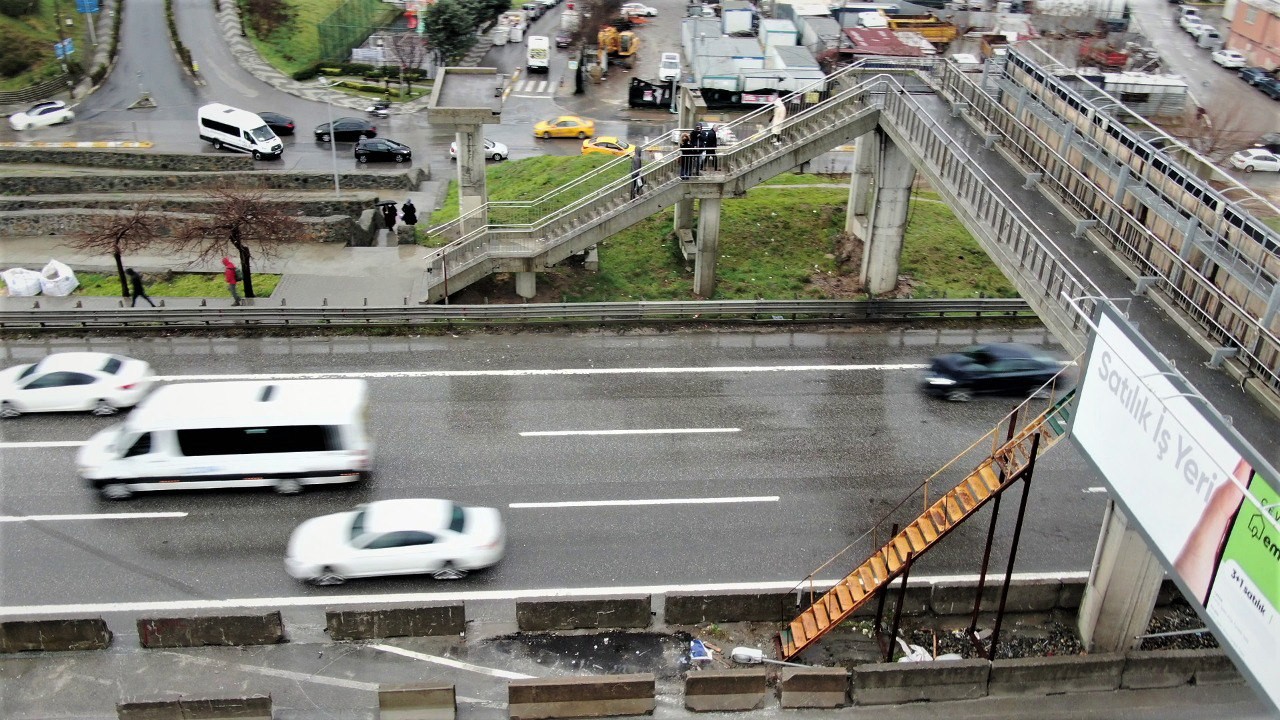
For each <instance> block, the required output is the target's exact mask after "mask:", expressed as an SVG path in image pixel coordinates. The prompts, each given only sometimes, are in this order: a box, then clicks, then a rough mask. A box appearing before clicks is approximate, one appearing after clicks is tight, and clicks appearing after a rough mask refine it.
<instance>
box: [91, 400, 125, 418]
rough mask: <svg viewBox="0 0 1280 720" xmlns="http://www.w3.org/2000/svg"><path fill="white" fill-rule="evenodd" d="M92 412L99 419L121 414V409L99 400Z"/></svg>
mask: <svg viewBox="0 0 1280 720" xmlns="http://www.w3.org/2000/svg"><path fill="white" fill-rule="evenodd" d="M90 412H92V413H93V414H94V415H97V416H98V417H106V416H107V415H115V414H116V413H118V412H120V408H117V407H116V406H115V405H112V404H111V403H109V402H107V401H106V400H99V401H98V402H96V403H94V404H93V410H91V411H90Z"/></svg>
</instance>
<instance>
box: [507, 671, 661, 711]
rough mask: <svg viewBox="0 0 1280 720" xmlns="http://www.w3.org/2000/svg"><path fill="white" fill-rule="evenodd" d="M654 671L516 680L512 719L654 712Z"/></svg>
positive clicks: (511, 687)
mask: <svg viewBox="0 0 1280 720" xmlns="http://www.w3.org/2000/svg"><path fill="white" fill-rule="evenodd" d="M655 684H656V680H655V678H654V675H653V674H652V673H636V674H633V675H596V676H587V677H566V678H539V679H532V680H512V681H510V682H509V683H507V713H508V715H509V716H510V718H511V720H542V719H543V718H590V717H611V716H617V715H650V714H652V713H653V710H654V707H655V706H656V700H655V699H654V689H655V688H654V686H655Z"/></svg>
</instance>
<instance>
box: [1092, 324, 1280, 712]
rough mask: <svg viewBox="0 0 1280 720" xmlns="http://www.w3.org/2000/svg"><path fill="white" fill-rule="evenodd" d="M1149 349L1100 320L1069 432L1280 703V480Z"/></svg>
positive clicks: (1219, 632) (1223, 637)
mask: <svg viewBox="0 0 1280 720" xmlns="http://www.w3.org/2000/svg"><path fill="white" fill-rule="evenodd" d="M1144 347H1145V343H1142V344H1141V345H1140V344H1139V343H1137V342H1135V341H1134V340H1133V339H1131V338H1130V336H1129V334H1128V333H1127V332H1126V331H1125V329H1124V328H1123V327H1122V326H1121V325H1120V323H1119V322H1117V321H1116V320H1115V319H1113V318H1112V317H1111V316H1110V315H1109V314H1108V313H1107V312H1104V313H1103V314H1102V315H1101V316H1100V317H1099V319H1098V333H1097V337H1096V339H1095V341H1094V343H1093V346H1092V348H1091V350H1090V354H1089V358H1088V362H1087V364H1086V367H1085V370H1084V371H1083V372H1082V374H1081V382H1080V388H1079V393H1078V396H1079V402H1078V405H1077V408H1076V415H1075V418H1076V420H1075V424H1074V426H1073V428H1072V434H1073V436H1074V438H1075V440H1076V442H1077V444H1078V445H1079V446H1080V448H1081V449H1082V450H1084V452H1085V454H1086V455H1087V456H1088V457H1089V459H1090V460H1091V461H1092V462H1093V464H1094V465H1095V466H1096V467H1097V468H1098V470H1099V471H1100V472H1101V473H1102V474H1103V476H1104V477H1105V478H1106V481H1107V483H1108V485H1110V487H1111V489H1112V491H1113V497H1114V498H1115V499H1116V501H1117V502H1118V503H1120V505H1121V507H1123V508H1124V510H1125V514H1126V515H1128V516H1129V518H1130V519H1131V520H1133V521H1134V522H1136V523H1137V525H1138V527H1139V528H1140V529H1141V532H1142V533H1143V534H1144V535H1145V536H1146V537H1147V539H1148V540H1149V542H1150V545H1151V550H1152V552H1154V553H1155V554H1156V555H1157V556H1158V557H1160V558H1161V559H1162V560H1163V561H1164V565H1165V567H1166V568H1167V569H1168V570H1169V571H1170V572H1172V573H1174V574H1176V575H1177V577H1178V579H1179V580H1180V582H1181V584H1182V586H1183V587H1184V588H1185V589H1186V590H1187V591H1188V592H1189V596H1188V598H1187V599H1188V600H1192V601H1199V602H1200V604H1201V605H1202V606H1203V608H1204V611H1203V613H1202V615H1203V616H1204V617H1206V618H1207V619H1208V620H1209V622H1210V623H1211V624H1212V626H1213V627H1214V629H1215V635H1216V636H1217V638H1218V641H1219V642H1220V643H1221V644H1222V645H1224V646H1226V647H1228V648H1229V649H1230V650H1231V651H1232V652H1233V654H1234V655H1235V656H1236V657H1237V658H1238V659H1239V660H1240V661H1241V662H1243V663H1244V664H1245V666H1246V667H1245V668H1241V669H1242V670H1246V672H1247V673H1248V674H1250V675H1252V676H1253V677H1254V679H1255V680H1257V682H1258V683H1259V685H1260V686H1261V687H1262V688H1264V690H1265V691H1266V692H1267V694H1268V696H1269V699H1270V701H1271V702H1272V703H1273V704H1275V705H1276V706H1278V707H1280V618H1277V614H1276V613H1277V608H1280V531H1278V530H1277V528H1280V506H1277V504H1276V503H1277V502H1278V501H1280V498H1278V496H1277V493H1276V488H1277V487H1280V478H1278V477H1276V476H1275V475H1274V470H1272V469H1271V468H1268V467H1255V465H1261V461H1260V460H1258V459H1257V458H1255V457H1253V454H1252V451H1251V449H1248V446H1247V444H1245V443H1244V442H1243V440H1241V439H1240V438H1239V437H1238V436H1236V435H1235V433H1234V432H1232V431H1231V430H1230V428H1229V427H1228V426H1227V425H1226V424H1225V423H1222V422H1221V420H1219V419H1217V418H1216V417H1214V416H1213V414H1212V412H1211V411H1209V410H1208V409H1207V406H1206V403H1205V401H1204V400H1202V399H1200V398H1198V397H1195V395H1194V393H1193V392H1192V390H1191V388H1189V387H1188V386H1187V385H1186V384H1185V382H1184V381H1182V380H1181V379H1180V378H1179V377H1177V376H1176V374H1174V373H1172V372H1171V368H1169V367H1168V366H1167V365H1165V364H1164V363H1161V362H1157V361H1156V360H1153V359H1152V358H1153V357H1156V356H1155V355H1154V353H1152V354H1148V352H1146V351H1144ZM1246 452H1247V453H1248V456H1247V457H1246Z"/></svg>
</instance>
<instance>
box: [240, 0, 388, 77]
mask: <svg viewBox="0 0 1280 720" xmlns="http://www.w3.org/2000/svg"><path fill="white" fill-rule="evenodd" d="M347 1H348V0H306V2H303V1H302V0H284V2H285V5H287V6H288V7H289V8H290V9H291V10H292V11H293V12H294V19H293V22H291V23H289V24H288V25H286V26H284V27H281V28H278V29H276V31H275V32H273V33H271V34H270V35H267V36H266V37H258V36H257V34H256V33H255V32H254V31H253V29H252V28H251V27H250V26H249V23H247V22H246V23H245V32H246V33H248V36H249V40H250V41H251V42H252V43H253V45H254V47H255V48H257V50H258V53H259V54H261V55H262V57H263V59H264V60H266V61H267V62H269V63H271V64H272V65H273V66H275V67H276V69H278V70H280V71H281V72H283V73H284V74H286V75H291V74H293V73H295V72H297V71H299V70H302V69H304V68H308V67H311V66H313V65H315V64H316V63H317V62H320V61H321V60H324V59H326V58H321V57H320V31H319V25H320V22H321V21H323V20H324V19H325V18H327V17H329V15H331V14H332V13H333V12H334V11H335V10H337V9H338V7H339V6H341V5H343V4H344V3H346V2H347ZM353 1H354V2H357V3H365V4H368V5H369V6H370V7H369V8H368V9H367V11H368V12H370V13H372V14H373V16H374V17H375V20H374V26H375V27H382V26H386V25H390V24H391V19H392V18H394V17H395V16H396V15H397V14H398V13H399V12H400V11H399V10H397V9H396V8H395V7H394V6H392V5H387V4H384V3H382V2H379V1H378V0H353ZM240 12H241V13H242V14H243V13H244V5H243V4H242V5H241V7H240ZM358 15H359V13H353V17H358Z"/></svg>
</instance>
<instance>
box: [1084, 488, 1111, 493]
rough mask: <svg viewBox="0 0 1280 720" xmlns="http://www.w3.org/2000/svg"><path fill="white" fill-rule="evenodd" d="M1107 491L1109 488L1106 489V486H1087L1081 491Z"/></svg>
mask: <svg viewBox="0 0 1280 720" xmlns="http://www.w3.org/2000/svg"><path fill="white" fill-rule="evenodd" d="M1106 491H1107V489H1106V488H1104V487H1087V488H1085V489H1084V490H1082V491H1081V492H1087V493H1104V492H1106Z"/></svg>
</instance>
